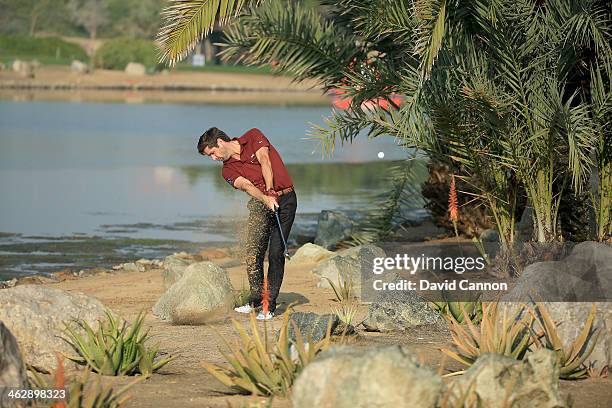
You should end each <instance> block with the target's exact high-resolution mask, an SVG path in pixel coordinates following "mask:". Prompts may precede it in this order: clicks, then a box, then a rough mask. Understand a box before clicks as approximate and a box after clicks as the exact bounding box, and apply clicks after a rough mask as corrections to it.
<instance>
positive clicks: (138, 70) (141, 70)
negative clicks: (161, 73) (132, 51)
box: [125, 62, 147, 76]
mask: <svg viewBox="0 0 612 408" xmlns="http://www.w3.org/2000/svg"><path fill="white" fill-rule="evenodd" d="M125 73H126V74H128V75H135V76H142V75H144V74H146V73H147V69H146V67H145V66H144V65H142V64H141V63H138V62H130V63H128V64H127V65H126V66H125Z"/></svg>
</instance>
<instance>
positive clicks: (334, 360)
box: [292, 346, 442, 408]
mask: <svg viewBox="0 0 612 408" xmlns="http://www.w3.org/2000/svg"><path fill="white" fill-rule="evenodd" d="M441 389H442V381H441V379H440V378H439V377H438V376H436V375H435V374H434V373H433V372H432V371H431V369H429V368H427V367H424V366H421V365H419V364H418V363H417V361H416V359H415V358H414V357H413V356H411V355H410V354H408V353H407V352H406V351H405V350H404V349H402V348H401V347H399V346H391V347H384V348H365V349H364V348H332V349H330V350H328V351H327V352H325V353H323V354H322V355H321V356H319V357H318V358H317V359H316V360H315V361H313V362H312V363H310V364H308V365H307V366H306V367H305V368H304V371H302V373H301V374H300V375H299V377H298V378H297V380H296V382H295V384H294V387H293V397H292V400H293V407H294V408H312V407H317V408H371V407H394V408H404V407H405V408H426V407H431V408H433V407H435V404H436V401H437V400H438V396H439V393H440V391H441Z"/></svg>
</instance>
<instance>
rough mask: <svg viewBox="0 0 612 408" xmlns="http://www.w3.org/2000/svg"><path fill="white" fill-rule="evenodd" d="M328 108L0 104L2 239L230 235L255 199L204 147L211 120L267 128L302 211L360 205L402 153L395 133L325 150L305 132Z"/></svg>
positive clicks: (233, 129)
mask: <svg viewBox="0 0 612 408" xmlns="http://www.w3.org/2000/svg"><path fill="white" fill-rule="evenodd" d="M329 114H330V107H328V106H315V107H280V106H279V107H274V106H265V107H264V106H261V107H258V106H228V105H224V106H215V105H185V104H122V103H71V102H12V101H11V102H9V101H4V102H3V101H0V188H1V189H2V200H0V232H1V233H3V235H4V238H2V239H4V240H5V241H4V243H7V242H8V243H9V244H11V245H12V244H15V242H16V240H17V241H19V242H22V241H24V240H27V239H39V240H45V239H47V240H49V239H57V238H58V237H66V236H71V237H75V236H76V237H78V236H87V237H91V236H97V237H102V238H112V237H115V238H116V237H121V238H131V239H158V240H184V241H189V242H193V243H211V242H221V241H224V242H225V241H232V240H233V239H234V238H235V234H236V231H235V229H233V228H232V226H231V224H232V220H233V219H237V218H239V217H243V216H246V214H247V212H246V208H245V206H246V201H247V199H248V198H247V197H246V195H245V194H244V193H242V192H239V191H237V190H234V189H233V188H232V187H230V186H229V185H228V184H227V183H226V182H225V181H224V180H223V179H222V178H221V176H220V170H221V165H220V163H215V162H213V161H212V160H210V159H208V158H206V157H203V156H200V155H198V153H197V151H196V147H195V146H196V142H197V139H198V137H199V135H200V134H202V132H203V131H205V130H206V129H208V128H209V127H211V126H216V127H219V128H220V129H223V130H224V131H225V132H226V133H228V134H229V135H231V136H240V135H241V134H242V133H243V132H244V131H246V130H248V129H250V128H252V127H258V128H260V129H261V130H262V131H263V132H264V133H265V134H266V135H267V137H268V138H269V139H270V141H271V143H273V144H274V145H275V147H276V148H277V150H278V151H279V152H280V153H281V156H282V157H283V159H284V161H285V163H286V164H287V166H288V168H289V172H290V174H291V175H292V177H293V179H294V182H295V186H296V190H297V193H298V203H299V204H298V213H300V214H314V213H318V212H320V211H321V210H322V209H333V208H346V209H351V208H353V209H354V208H360V207H362V206H364V205H367V204H368V202H369V200H371V195H372V194H373V193H375V192H377V191H379V190H380V189H381V188H383V186H381V183H383V180H384V175H385V169H386V168H387V166H388V165H389V163H390V161H391V160H394V159H401V158H404V157H406V154H407V153H406V152H405V151H403V150H402V148H399V147H397V146H396V144H395V141H394V140H393V139H391V138H379V139H376V140H371V141H368V140H366V139H365V138H360V139H359V140H358V141H357V142H356V143H354V144H351V145H346V146H344V147H339V148H337V149H336V153H335V155H334V156H333V157H332V158H322V157H321V152H320V150H318V145H317V143H316V141H313V140H307V133H308V131H309V129H310V124H309V123H319V124H320V123H323V117H325V116H328V115H329ZM379 152H384V159H379V158H378V153H379ZM14 234H18V235H14ZM33 237H36V238H33ZM6 240H8V241H6ZM9 241H10V242H9ZM1 249H2V248H0V250H1ZM13 250H15V248H11V251H13ZM11 251H9V250H7V249H6V248H5V252H6V253H9V254H10V253H11ZM6 253H5V255H6ZM0 256H2V253H1V252H0ZM1 263H2V261H1V260H0V264H1ZM1 267H2V266H1V265H0V268H1ZM26 269H27V268H26Z"/></svg>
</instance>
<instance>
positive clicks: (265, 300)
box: [261, 274, 270, 315]
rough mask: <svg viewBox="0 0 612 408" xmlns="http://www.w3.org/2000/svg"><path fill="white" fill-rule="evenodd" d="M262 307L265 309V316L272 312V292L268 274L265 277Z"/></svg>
mask: <svg viewBox="0 0 612 408" xmlns="http://www.w3.org/2000/svg"><path fill="white" fill-rule="evenodd" d="M261 307H262V309H263V313H264V315H266V314H268V311H269V310H270V291H269V290H268V275H267V274H266V275H264V281H263V293H262V299H261Z"/></svg>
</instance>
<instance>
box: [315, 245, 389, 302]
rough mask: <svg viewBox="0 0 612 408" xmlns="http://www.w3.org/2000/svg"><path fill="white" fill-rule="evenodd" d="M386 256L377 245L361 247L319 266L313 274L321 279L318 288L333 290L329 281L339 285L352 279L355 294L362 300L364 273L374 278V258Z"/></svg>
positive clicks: (339, 254) (338, 254) (333, 257)
mask: <svg viewBox="0 0 612 408" xmlns="http://www.w3.org/2000/svg"><path fill="white" fill-rule="evenodd" d="M384 256H385V251H383V250H382V249H381V248H379V247H377V246H376V245H372V244H368V245H360V246H356V247H352V248H349V249H345V250H343V251H340V252H338V253H337V254H336V255H334V256H332V257H331V258H328V259H327V260H325V261H323V262H321V263H320V264H318V265H317V266H316V267H315V268H314V269H313V270H312V273H314V274H315V275H317V276H318V277H320V278H321V280H320V281H319V282H318V284H317V286H318V287H320V288H331V285H330V283H329V281H328V280H327V279H329V280H331V281H332V282H333V284H334V285H337V283H338V282H339V281H342V282H344V280H345V279H350V280H351V281H352V283H353V293H354V295H355V296H356V297H357V298H361V296H362V293H361V286H362V273H364V274H366V276H367V277H368V278H369V277H371V276H372V273H371V271H372V265H373V260H374V258H380V257H384Z"/></svg>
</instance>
